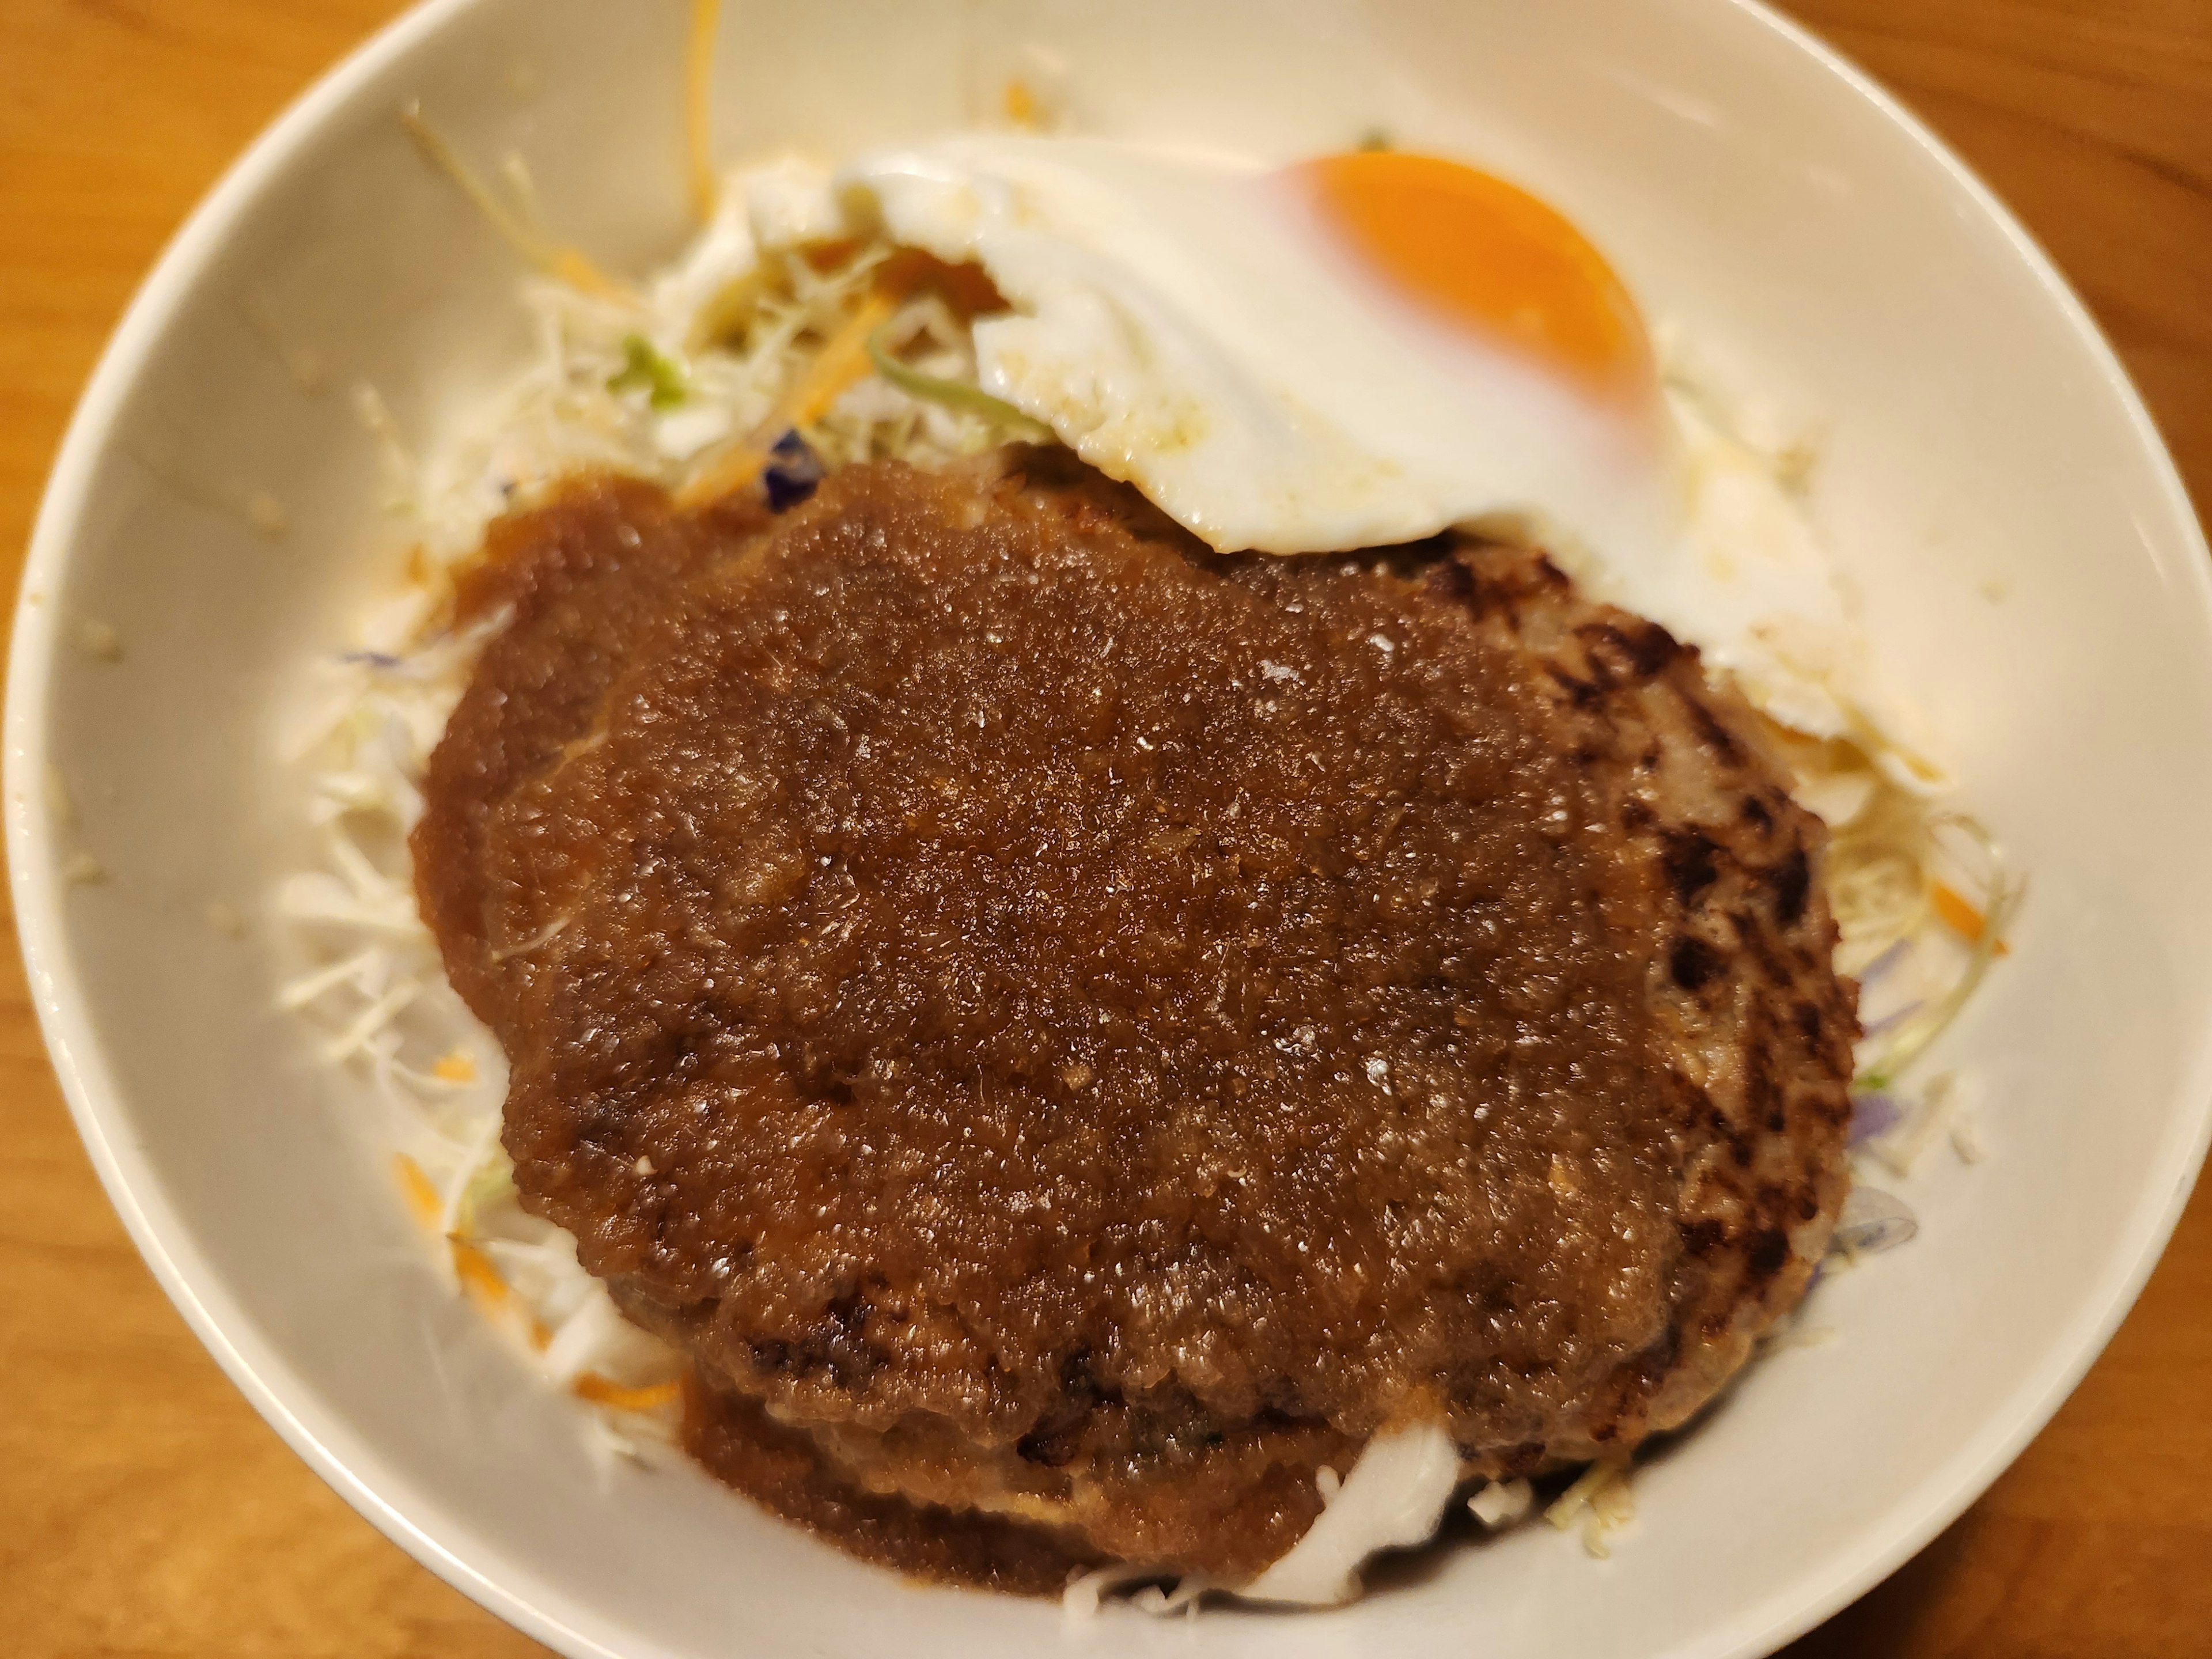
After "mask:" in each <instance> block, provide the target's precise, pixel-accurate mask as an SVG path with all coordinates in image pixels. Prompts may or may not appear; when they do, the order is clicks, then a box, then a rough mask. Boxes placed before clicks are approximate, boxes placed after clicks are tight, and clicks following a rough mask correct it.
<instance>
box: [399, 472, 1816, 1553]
mask: <svg viewBox="0 0 2212 1659" xmlns="http://www.w3.org/2000/svg"><path fill="white" fill-rule="evenodd" d="M505 604H511V605H513V620H512V621H511V622H510V623H508V624H507V627H506V628H505V629H503V631H501V633H500V634H499V635H496V636H495V638H494V639H493V640H492V641H491V642H490V644H489V646H488V647H487V648H486V650H485V652H484V653H483V658H482V659H481V661H480V663H479V665H478V666H477V671H476V674H475V677H474V678H473V680H472V682H471V686H470V688H469V690H468V691H467V693H466V694H465V696H464V697H463V699H462V702H461V703H460V705H459V708H457V710H456V711H455V713H454V714H453V719H452V720H451V722H450V724H449V725H448V726H447V733H446V736H445V738H444V740H443V741H442V743H441V745H440V747H439V749H438V750H437V752H436V754H435V757H434V759H433V762H432V765H431V768H430V773H429V777H428V787H427V790H426V796H427V801H428V806H427V811H426V813H425V816H424V817H423V819H422V823H421V825H420V827H419V828H418V829H417V831H416V836H415V841H414V848H415V854H416V869H417V872H418V880H419V884H420V891H421V895H422V904H423V909H424V913H425V915H426V917H427V919H428V921H430V923H431V925H432V926H433V927H434V928H435V930H436V932H437V933H438V935H439V937H440V939H441V945H442V947H443V949H444V952H445V957H446V961H447V968H448V972H449V974H450V975H451V977H452V978H453V982H454V984H455V986H456V987H458V988H459V990H460V992H461V993H462V994H463V995H464V997H465V998H466V1000H468V1002H469V1004H470V1006H471V1007H472V1008H473V1009H474V1010H475V1011H476V1012H477V1014H478V1015H479V1016H480V1017H482V1018H483V1019H484V1020H485V1021H486V1023H487V1024H489V1025H490V1026H491V1028H492V1030H494V1031H495V1033H496V1035H497V1036H499V1038H500V1040H501V1043H502V1045H503V1046H504V1048H506V1050H507V1054H508V1056H509V1059H510V1061H511V1065H512V1082H511V1085H510V1092H509V1096H508V1099H507V1109H506V1116H507V1128H506V1144H507V1149H508V1151H509V1152H510V1153H511V1154H512V1156H513V1160H514V1164H515V1167H516V1179H517V1182H518V1184H519V1187H520V1191H521V1193H522V1194H523V1199H524V1201H525V1203H526V1205H527V1206H530V1207H531V1208H532V1209H533V1210H535V1211H536V1212H538V1213H541V1214H544V1215H545V1216H547V1217H549V1218H551V1219H553V1220H555V1221H557V1222H558V1223H560V1224H561V1225H563V1226H565V1227H567V1228H568V1229H569V1230H571V1231H573V1232H574V1233H575V1234H576V1236H577V1237H578V1239H579V1242H580V1254H581V1257H582V1260H583V1261H584V1263H585V1265H586V1267H589V1268H590V1269H591V1270H592V1272H594V1273H599V1274H600V1275H602V1276H603V1277H605V1278H607V1279H610V1280H611V1281H612V1282H613V1284H614V1287H615V1289H616V1291H617V1296H618V1297H619V1298H620V1300H621V1301H622V1303H623V1306H624V1307H625V1309H626V1310H629V1312H630V1313H631V1314H632V1316H634V1317H636V1318H638V1319H640V1321H641V1322H645V1323H647V1324H648V1325H649V1326H651V1327H653V1328H657V1329H659V1330H661V1331H663V1332H664V1333H666V1334H671V1335H673V1336H675V1337H676V1338H677V1339H678V1340H679V1341H680V1342H681V1343H682V1344H683V1345H684V1346H685V1347H686V1348H687V1349H688V1350H689V1352H690V1353H691V1354H692V1355H693V1356H694V1357H695V1358H696V1359H697V1361H698V1362H699V1364H700V1366H701V1368H702V1374H703V1376H704V1377H705V1379H706V1380H707V1381H708V1383H709V1384H710V1385H711V1386H712V1388H713V1389H716V1390H720V1391H723V1392H725V1393H727V1394H728V1395H732V1396H734V1397H736V1398H738V1399H739V1400H743V1401H755V1402H758V1404H759V1406H760V1407H761V1408H762V1410H763V1412H764V1413H765V1416H766V1418H767V1419H771V1420H772V1421H773V1422H774V1423H775V1425H780V1431H796V1432H797V1433H798V1434H799V1435H802V1436H804V1437H805V1440H806V1443H808V1444H809V1445H810V1446H811V1449H812V1453H813V1455H816V1456H817V1457H818V1458H820V1459H821V1460H822V1462H823V1465H824V1466H825V1467H826V1468H829V1469H830V1470H832V1471H834V1472H835V1473H836V1475H837V1476H838V1477H839V1478H841V1479H842V1480H845V1481H847V1482H848V1484H849V1485H850V1486H852V1487H853V1488H854V1490H856V1491H866V1492H878V1493H884V1492H890V1493H896V1494H899V1495H900V1496H902V1498H907V1499H909V1500H912V1501H914V1502H915V1503H919V1504H934V1505H940V1506H943V1507H944V1508H945V1509H946V1510H987V1511H991V1512H994V1513H996V1514H1000V1515H1003V1516H1013V1517H1017V1518H1019V1519H1021V1520H1023V1521H1025V1522H1030V1523H1033V1524H1035V1525H1036V1526H1037V1527H1040V1528H1048V1529H1049V1531H1050V1534H1051V1535H1052V1536H1053V1537H1054V1539H1056V1540H1057V1541H1060V1543H1061V1544H1063V1545H1064V1546H1065V1547H1066V1551H1067V1553H1069V1555H1070V1556H1071V1558H1072V1559H1085V1558H1088V1557H1095V1556H1098V1555H1104V1556H1109V1557H1114V1558H1118V1559H1133V1560H1139V1561H1145V1562H1152V1563H1158V1564H1160V1565H1164V1566H1169V1567H1173V1568H1177V1569H1181V1570H1185V1571H1204V1572H1208V1573H1211V1574H1213V1575H1215V1576H1217V1577H1220V1578H1222V1579H1225V1580H1228V1581H1231V1582H1237V1581H1241V1580H1243V1579H1244V1578H1247V1577H1250V1576H1251V1575H1252V1574H1253V1573H1254V1572H1255V1571H1257V1570H1258V1569H1259V1568H1260V1567H1261V1566H1263V1565H1266V1564H1267V1562H1269V1561H1271V1560H1273V1559H1275V1558H1276V1557H1277V1556H1279V1555H1280V1554H1281V1553H1283V1552H1284V1551H1285V1549H1287V1548H1288V1547H1289V1546H1290V1545H1291V1543H1292V1542H1294V1541H1296V1539H1297V1537H1298V1536H1299V1535H1300V1534H1301V1533H1303V1531H1304V1529H1305V1528H1306V1527H1307V1526H1308V1525H1310V1522H1311V1521H1312V1520H1313V1518H1314V1516H1316V1514H1317V1513H1318V1511H1319V1510H1320V1507H1321V1499H1320V1497H1319V1495H1318V1492H1317V1490H1316V1486H1315V1480H1314V1475H1315V1471H1316V1470H1317V1469H1318V1468H1321V1467H1322V1466H1323V1465H1328V1466H1331V1467H1334V1468H1339V1469H1342V1468H1345V1467H1346V1465H1347V1464H1348V1462H1349V1461H1350V1460H1351V1458H1352V1456H1353V1455H1356V1453H1357V1450H1358V1447H1359V1446H1360V1444H1361V1443H1364V1440H1365V1439H1366V1438H1367V1437H1368V1436H1370V1434H1372V1433H1373V1432H1375V1431H1376V1430H1377V1429H1379V1428H1381V1427H1383V1426H1384V1425H1388V1424H1390V1423H1393V1422H1396V1421H1401V1420H1404V1419H1409V1418H1415V1417H1434V1418H1440V1419H1442V1420H1443V1421H1444V1422H1445V1423H1446V1424H1448V1425H1449V1428H1450V1431H1451V1432H1452V1434H1453V1436H1454V1437H1455V1440H1456V1441H1457V1443H1458V1444H1459V1446H1460V1449H1461V1453H1462V1459H1463V1462H1464V1468H1465V1471H1466V1473H1467V1474H1469V1475H1473V1474H1492V1475H1503V1474H1521V1473H1527V1472H1529V1471H1532V1470H1534V1469H1537V1468H1544V1467H1547V1466H1549V1465H1551V1464H1553V1463H1556V1462H1564V1461H1577V1460H1582V1459H1587V1458H1589V1457H1592V1456H1594V1455H1601V1454H1611V1453H1614V1452H1625V1451H1626V1449H1628V1448H1629V1447H1630V1446H1632V1445H1633V1444H1634V1443H1636V1442H1637V1441H1638V1440H1640V1439H1641V1438H1642V1437H1644V1435H1645V1434H1647V1433H1649V1432H1650V1431H1652V1430H1654V1429H1658V1428H1663V1427H1668V1426H1671V1425H1674V1424H1677V1423H1679V1422H1680V1421H1681V1420H1683V1419H1685V1418H1686V1417H1687V1416H1688V1415H1689V1414H1690V1413H1692V1411H1694V1410H1695V1409H1696V1407H1698V1406H1699V1404H1701V1403H1702V1402H1703V1401H1705V1399H1707V1398H1708V1397H1710V1395H1711V1393H1712V1391H1713V1390H1714V1389H1716V1388H1717V1387H1718V1386H1719V1384H1720V1383H1722V1382H1723V1380H1724V1379H1725V1378H1726V1377H1727V1376H1729V1374H1730V1373H1731V1372H1733V1370H1735V1368H1736V1366H1737V1365H1738V1364H1741V1361H1742V1360H1743V1358H1745V1357H1746V1355H1747V1352H1748V1350H1749V1347H1750V1345H1751V1343H1752V1341H1753V1340H1754V1339H1755V1338H1756V1336H1757V1335H1758V1334H1759V1332H1760V1331H1761V1330H1762V1329H1763V1328H1765V1326H1766V1325H1767V1324H1768V1323H1769V1322H1771V1320H1772V1319H1773V1317H1774V1316H1776V1315H1777V1314H1778V1313H1779V1312H1781V1311H1783V1310H1785V1309H1787V1308H1788V1307H1789V1306H1790V1305H1791V1304H1794V1303H1795V1301H1796V1298H1797V1297H1798V1295H1799V1294H1800V1293H1801V1292H1802V1288H1803V1286H1804V1284H1805V1282H1806V1279H1807V1278H1808V1275H1809V1273H1810V1271H1811V1268H1812V1265H1813V1263H1814V1261H1817V1260H1818V1259H1819V1256H1820V1252H1821V1250H1822V1249H1823V1248H1824V1246H1825V1243H1826V1235H1827V1232H1828V1230H1829V1227H1830V1225H1832V1220H1833V1217H1834V1213H1835V1211H1836V1207H1837V1206H1838V1203H1839V1202H1840V1200H1841V1198H1842V1194H1843V1191H1844V1186H1845V1183H1846V1176H1845V1170H1844V1132H1845V1125H1846V1121H1847V1119H1848V1115H1849V1107H1848V1101H1847V1094H1846V1090H1847V1084H1848V1079H1849V1075H1850V1042H1851V1041H1852V1039H1853V1037H1854V1036H1855V1035H1856V1022H1855V1019H1854V1016H1853V996H1852V992H1851V989H1850V986H1849V984H1848V982H1847V981H1841V980H1839V979H1838V977H1837V975H1835V973H1834V971H1833V969H1832V965H1831V964H1832V950H1833V946H1834V943H1835V929H1834V926H1833V923H1832V921H1831V919H1830V917H1829V915H1828V911H1827V908H1826V902H1825V900H1824V898H1823V896H1822V891H1821V884H1820V860H1821V859H1822V856H1823V854H1824V848H1825V840H1824V836H1823V832H1822V830H1821V829H1820V825H1819V823H1818V822H1817V821H1816V820H1815V819H1814V818H1813V817H1811V816H1810V815H1808V814H1807V813H1806V812H1804V811H1802V810H1801V809H1799V808H1797V807H1796V806H1795V805H1793V804H1792V803H1791V802H1790V799H1789V797H1788V794H1787V793H1786V791H1785V789H1784V783H1783V774H1782V771H1781V769H1780V767H1779V766H1778V764H1776V763H1773V762H1772V761H1771V759H1770V758H1769V757H1767V756H1766V755H1765V751H1764V750H1763V749H1762V747H1761V744H1760V742H1759V738H1758V737H1757V735H1756V733H1755V731H1754V726H1753V718H1752V716H1751V715H1750V714H1749V713H1748V711H1747V709H1745V708H1743V706H1742V705H1741V702H1739V701H1738V700H1737V699H1736V698H1735V696H1733V694H1730V693H1728V692H1726V691H1724V690H1720V689H1717V688H1716V687H1714V686H1712V685H1711V684H1708V683H1707V682H1706V680H1705V678H1704V676H1703V675H1702V673H1701V672H1700V671H1699V666H1698V663H1697V659H1696V654H1695V653H1694V652H1692V651H1690V650H1687V649H1685V648H1683V647H1679V646H1677V645H1676V644H1675V642H1674V641H1673V640H1672V639H1671V638H1670V637H1668V635H1666V634H1665V633H1664V631H1663V630H1662V629H1658V628H1656V626H1654V625H1652V624H1650V623H1644V622H1643V621H1641V620H1639V619H1638V618H1635V617H1630V616H1628V615H1626V614H1625V613H1623V612H1620V611H1614V610H1611V609H1608V608H1607V607H1602V606H1597V605H1589V604H1586V603H1584V602H1583V601H1582V600H1580V599H1578V598H1577V596H1576V595H1575V593H1574V592H1573V590H1572V588H1571V585H1570V584H1569V583H1568V582H1567V580H1566V579H1565V577H1563V576H1561V575H1560V574H1559V573H1558V572H1557V571H1556V570H1555V569H1553V568H1552V567H1551V566H1550V565H1549V564H1548V563H1547V562H1545V561H1544V560H1543V559H1542V558H1541V556H1538V555H1535V554H1533V553H1530V552H1528V551H1526V550H1519V549H1514V548H1508V547H1502V546H1496V545H1490V544H1479V543H1475V542H1473V541H1469V540H1465V539H1461V538H1447V539H1445V540H1443V541H1440V542H1438V543H1436V544H1427V545H1425V546H1423V547H1421V548H1419V549H1412V550H1395V551H1391V552H1387V553H1381V554H1373V555H1362V556H1357V557H1352V558H1346V557H1341V556H1336V557H1329V558H1321V559H1299V560H1270V559H1224V558H1220V557H1218V556H1213V555H1212V554H1209V553H1207V552H1206V551H1205V550H1203V549H1202V548H1200V546H1199V545H1198V544H1196V543H1194V541H1192V540H1191V539H1190V538H1188V536H1186V535H1184V534H1183V532H1180V531H1179V530H1176V528H1174V527H1173V526H1170V525H1169V524H1167V523H1166V521H1165V520H1162V519H1161V518H1159V517H1158V515H1157V514H1155V513H1152V512H1150V510H1149V509H1146V507H1144V506H1143V505H1142V503H1141V502H1139V501H1137V500H1136V499H1135V498H1134V497H1133V496H1131V495H1128V494H1127V492H1124V491H1121V490H1119V489H1115V488H1113V487H1111V486H1107V485H1105V484H1103V483H1102V482H1101V481H1099V480H1097V479H1096V478H1095V477H1090V476H1089V475H1085V474H1082V473H1080V472H1079V471H1076V470H1073V468H1071V467H1070V466H1068V465H1066V464H1065V463H1063V462H1062V461H1060V460H1059V459H1056V458H1054V457H1052V456H1048V455H1037V454H1031V453H1024V452H1015V453H1012V454H1011V455H1008V456H1004V457H1001V458H999V459H997V460H995V461H994V462H993V463H991V464H989V465H986V466H983V467H981V468H978V469H975V470H974V471H969V472H963V473H956V474H948V475H929V474H924V473H920V472H916V471H912V470H911V469H908V468H906V467H904V466H902V465H896V464H888V463H887V464H880V465H861V466H856V467H853V468H848V469H847V470H846V471H842V472H841V473H838V474H836V475H835V476H833V477H832V478H831V479H830V480H829V483H827V484H825V486H824V487H823V489H822V491H821V493H820V495H818V496H817V499H816V500H815V501H813V502H811V503H810V504H809V505H808V506H806V507H803V508H801V509H799V511H797V512H795V513H793V514H791V515H790V516H789V517H788V518H787V519H785V520H781V521H773V522H772V521H769V520H767V519H766V518H765V517H764V516H763V515H759V514H757V513H750V512H749V511H747V510H745V509H730V510H726V511H724V512H722V513H720V515H719V516H717V515H714V514H708V515H703V516H687V515H683V514H678V513H675V512H674V511H673V510H672V509H671V508H670V507H668V505H667V504H666V502H665V499H664V498H663V497H661V496H660V495H659V493H658V492H656V491H654V490H653V489H649V488H647V487H645V486H640V485H623V484H615V483H597V484H591V485H584V486H579V487H576V488H574V489H572V490H571V491H570V492H569V493H568V495H565V496H564V497H562V499H560V500H558V501H556V502H554V503H553V504H552V505H550V506H549V507H546V508H544V509H543V510H541V511H539V512H538V513H532V514H527V515H524V516H522V517H520V518H518V519H516V520H509V521H507V523H505V524H503V525H501V526H498V527H497V528H496V529H495V532H494V534H493V537H492V544H491V548H490V557H489V560H488V562H486V564H485V565H484V566H483V568H482V570H481V572H480V573H479V574H478V575H477V577H476V578H475V579H474V580H473V582H472V584H471V588H470V590H469V591H468V592H466V593H465V605H468V606H470V607H472V608H474V609H476V610H477V611H489V609H490V608H491V607H493V606H495V605H505ZM942 1570H945V1571H957V1570H958V1569H957V1567H954V1568H944V1569H942ZM975 1576H981V1577H989V1575H988V1574H987V1573H983V1574H978V1575H975Z"/></svg>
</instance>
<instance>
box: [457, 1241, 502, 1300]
mask: <svg viewBox="0 0 2212 1659" xmlns="http://www.w3.org/2000/svg"><path fill="white" fill-rule="evenodd" d="M447 1243H449V1244H450V1245H452V1246H453V1272H454V1273H456V1274H458V1275H459V1278H460V1281H461V1283H462V1285H465V1287H466V1288H467V1289H468V1291H469V1293H470V1294H471V1295H472V1296H474V1297H477V1300H478V1301H480V1302H482V1303H483V1304H484V1305H485V1306H486V1307H487V1308H503V1307H505V1306H506V1305H507V1297H508V1296H509V1295H510V1294H511V1292H510V1291H508V1290H507V1280H506V1279H503V1278H502V1277H501V1275H500V1271H499V1269H498V1268H497V1267H495V1266H493V1265H492V1259H491V1258H490V1257H489V1256H488V1255H485V1254H484V1253H483V1251H482V1250H480V1249H477V1247H476V1246H475V1245H473V1244H471V1243H469V1242H468V1240H466V1239H465V1238H449V1239H447Z"/></svg>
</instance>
